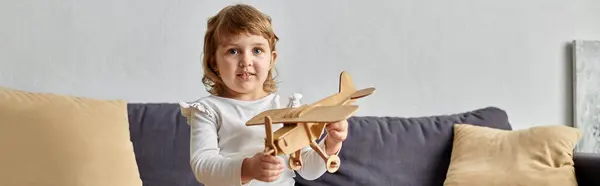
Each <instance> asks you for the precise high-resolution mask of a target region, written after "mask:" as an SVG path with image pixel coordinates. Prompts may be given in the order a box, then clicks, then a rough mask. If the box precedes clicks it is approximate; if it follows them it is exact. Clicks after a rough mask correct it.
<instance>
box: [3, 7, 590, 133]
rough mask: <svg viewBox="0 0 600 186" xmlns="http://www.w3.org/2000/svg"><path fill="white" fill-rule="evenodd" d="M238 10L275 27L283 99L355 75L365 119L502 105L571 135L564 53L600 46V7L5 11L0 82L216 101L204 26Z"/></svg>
mask: <svg viewBox="0 0 600 186" xmlns="http://www.w3.org/2000/svg"><path fill="white" fill-rule="evenodd" d="M234 2H246V3H250V4H253V5H256V6H257V7H258V8H259V9H261V10H263V11H264V12H265V13H267V14H270V15H271V16H272V17H273V19H274V24H275V30H276V31H277V34H279V36H280V38H281V42H280V44H279V60H278V69H279V72H280V76H279V77H280V80H281V81H283V84H282V85H281V92H282V93H283V94H284V95H286V96H288V95H289V94H290V93H291V92H301V93H303V94H304V95H305V99H304V102H305V103H306V102H310V101H316V100H317V99H320V98H321V97H323V96H327V95H329V94H331V93H334V92H335V91H336V90H337V88H336V87H337V83H338V82H337V80H338V79H337V76H338V73H339V72H340V71H341V70H347V71H349V72H350V73H351V74H352V75H353V77H354V79H355V81H356V84H357V86H358V87H367V86H374V87H376V88H377V92H376V93H375V94H373V95H372V96H370V97H367V98H365V99H364V100H362V101H360V102H359V104H360V105H361V110H360V111H359V113H358V115H377V116H389V115H391V116H424V115H436V114H449V113H456V112H463V111H466V110H472V109H476V108H481V107H485V106H497V107H500V108H503V109H505V110H506V111H508V113H509V116H510V119H511V122H513V125H514V127H515V128H524V127H529V126H534V125H549V124H569V125H570V123H571V119H570V118H571V113H570V109H571V107H572V106H571V103H572V102H571V93H570V90H571V83H570V76H571V72H570V70H571V68H570V58H571V56H570V54H569V48H568V46H567V44H568V43H569V42H570V41H571V40H574V39H600V11H597V10H598V9H599V8H600V1H597V0H530V1H520V0H505V1H469V0H456V1H445V0H427V1H414V0H399V1H392V0H389V1H351V2H348V1H333V0H330V1H317V0H313V1H275V0H272V1H216V0H215V1H199V0H178V1H173V0H143V1H142V0H137V1H135V0H129V1H122V0H102V1H101V0H95V1H93V0H77V1H70V0H55V1H46V0H19V1H8V0H2V1H0V85H2V86H9V87H14V88H20V89H25V90H30V91H43V92H54V93H64V94H72V95H79V96H87V97H94V98H107V99H126V100H130V101H132V102H176V101H179V100H194V99H196V98H198V97H202V96H205V95H207V93H206V92H205V90H204V87H203V86H202V84H201V81H200V79H201V72H202V71H201V63H200V59H201V49H202V38H203V33H204V30H205V25H206V20H207V18H208V16H211V15H214V14H215V13H216V12H217V11H218V10H219V9H220V8H222V7H223V6H225V5H228V4H230V3H234ZM271 3H272V4H271ZM170 78H173V79H175V80H174V81H173V80H168V79H170ZM300 78H307V79H306V80H305V81H301V80H300ZM284 101H285V100H284Z"/></svg>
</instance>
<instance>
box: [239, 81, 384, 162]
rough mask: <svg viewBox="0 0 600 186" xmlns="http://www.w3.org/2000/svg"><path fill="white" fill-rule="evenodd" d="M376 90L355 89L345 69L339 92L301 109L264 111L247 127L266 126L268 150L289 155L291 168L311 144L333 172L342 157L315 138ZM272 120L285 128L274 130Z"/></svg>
mask: <svg viewBox="0 0 600 186" xmlns="http://www.w3.org/2000/svg"><path fill="white" fill-rule="evenodd" d="M374 91H375V88H366V89H361V90H356V88H355V87H354V84H353V82H352V78H351V77H350V75H349V74H348V73H347V72H342V73H341V74H340V84H339V92H338V93H336V94H333V95H331V96H329V97H326V98H324V99H322V100H319V101H317V102H315V103H313V104H309V105H303V106H300V107H298V108H282V109H273V110H267V111H264V112H262V113H259V114H258V115H256V116H254V117H253V118H252V119H250V120H248V121H247V122H246V126H254V125H264V126H265V132H266V139H265V153H267V154H270V155H280V154H285V155H290V158H289V165H290V168H291V169H293V170H298V169H300V167H301V166H302V161H301V160H302V158H301V157H300V152H301V150H302V148H304V147H306V146H307V145H308V146H310V147H311V148H312V149H313V150H314V151H316V152H317V153H318V154H319V155H320V156H321V158H323V160H324V161H326V164H327V171H328V172H330V173H333V172H336V171H337V170H338V169H339V166H340V158H339V157H338V156H337V155H330V156H329V155H327V154H326V153H325V151H324V150H323V149H321V148H320V147H319V146H318V145H317V142H316V140H317V139H319V138H320V137H321V135H322V134H323V132H324V129H325V125H326V124H328V123H333V122H337V121H341V120H344V119H348V118H349V117H350V116H352V115H353V114H354V113H355V112H356V111H357V110H358V106H356V105H351V104H352V103H354V102H355V101H356V100H357V99H360V98H363V97H366V96H369V95H371V94H372V93H373V92H374ZM273 123H283V127H282V128H280V129H279V130H277V131H275V132H272V128H271V125H272V124H273Z"/></svg>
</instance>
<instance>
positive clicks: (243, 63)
mask: <svg viewBox="0 0 600 186" xmlns="http://www.w3.org/2000/svg"><path fill="white" fill-rule="evenodd" d="M239 66H240V67H249V66H252V56H251V55H247V54H246V55H244V57H242V60H240V63H239Z"/></svg>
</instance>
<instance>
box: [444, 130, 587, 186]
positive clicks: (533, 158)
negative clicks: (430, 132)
mask: <svg viewBox="0 0 600 186" xmlns="http://www.w3.org/2000/svg"><path fill="white" fill-rule="evenodd" d="M580 138H581V132H580V131H579V130H578V129H575V128H572V127H568V126H560V125H559V126H538V127H532V128H529V129H522V130H517V131H505V130H498V129H493V128H489V127H481V126H474V125H469V124H457V125H455V130H454V144H453V151H452V156H451V157H452V158H451V161H450V167H449V170H448V176H447V179H446V181H445V184H444V185H446V186H478V185H545V186H576V185H577V180H576V178H575V168H574V165H573V164H574V163H573V150H574V148H575V145H576V144H577V142H578V141H579V139H580Z"/></svg>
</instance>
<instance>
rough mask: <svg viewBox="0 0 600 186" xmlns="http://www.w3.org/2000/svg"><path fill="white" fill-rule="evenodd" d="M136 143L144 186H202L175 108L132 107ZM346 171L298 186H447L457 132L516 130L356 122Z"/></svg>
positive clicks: (486, 111)
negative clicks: (453, 137) (193, 165)
mask: <svg viewBox="0 0 600 186" xmlns="http://www.w3.org/2000/svg"><path fill="white" fill-rule="evenodd" d="M128 112H129V121H130V131H131V141H132V142H133V145H134V150H135V154H136V160H137V163H138V166H139V171H140V176H141V179H142V180H143V182H144V186H201V185H202V184H199V183H198V182H197V181H196V180H195V178H194V176H193V174H192V172H191V169H190V165H189V126H188V125H187V123H186V120H185V118H184V117H183V116H182V115H181V114H180V110H179V106H178V105H177V104H173V103H130V104H129V105H128ZM348 122H349V124H350V126H349V134H348V135H349V136H348V139H347V141H346V142H345V143H344V147H343V149H342V151H341V152H340V158H341V162H342V165H341V167H340V169H339V171H338V172H336V173H334V174H330V173H325V175H323V176H322V177H320V178H319V179H317V180H312V181H307V180H304V179H303V178H302V177H300V176H297V177H296V182H297V183H296V185H315V186H325V185H328V186H329V185H372V186H379V185H403V186H441V185H443V182H444V179H445V177H446V171H447V169H448V165H449V162H450V154H451V151H452V125H453V124H455V123H470V124H475V125H483V126H488V127H493V128H499V129H505V130H512V128H511V126H510V123H509V122H508V116H507V114H506V112H505V111H503V110H501V109H499V108H495V107H487V108H481V109H477V110H473V111H469V112H464V113H458V114H453V115H437V116H424V117H413V118H402V117H362V116H361V117H356V116H355V117H351V118H350V119H349V120H348ZM574 162H575V169H576V176H577V180H578V182H579V185H580V186H598V185H600V176H599V175H600V172H596V171H600V156H599V155H592V154H581V153H576V154H575V155H574Z"/></svg>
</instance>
